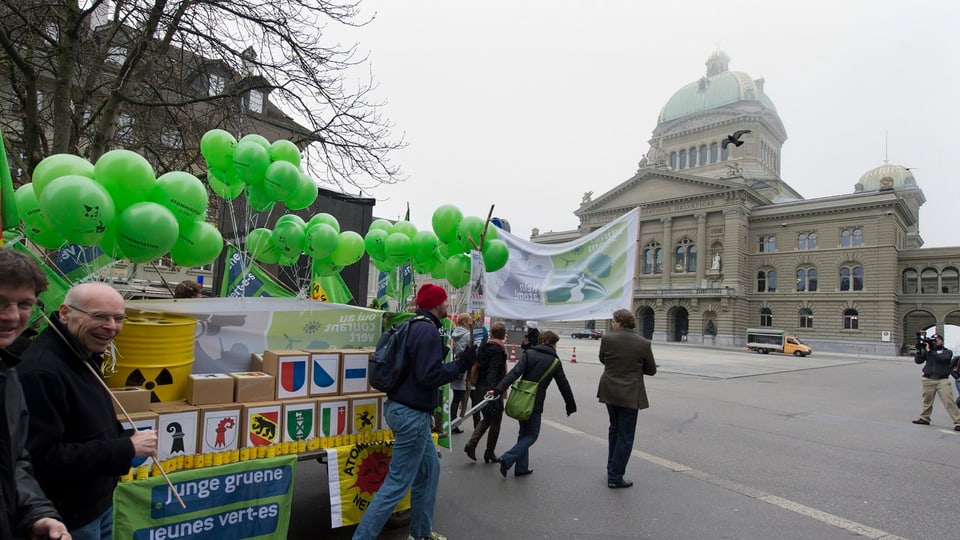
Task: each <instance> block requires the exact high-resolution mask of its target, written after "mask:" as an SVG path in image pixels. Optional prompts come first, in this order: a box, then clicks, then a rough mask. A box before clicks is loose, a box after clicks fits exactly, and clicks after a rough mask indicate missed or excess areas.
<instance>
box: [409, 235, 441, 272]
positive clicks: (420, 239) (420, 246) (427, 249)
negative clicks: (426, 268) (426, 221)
mask: <svg viewBox="0 0 960 540" xmlns="http://www.w3.org/2000/svg"><path fill="white" fill-rule="evenodd" d="M439 243H440V240H439V239H437V235H435V234H433V232H432V231H418V232H417V234H415V235H413V245H412V246H411V248H410V253H411V254H412V255H413V260H414V261H417V262H424V261H428V260H430V259H432V258H433V254H434V253H435V252H436V251H437V246H438V245H439ZM421 273H424V272H421Z"/></svg>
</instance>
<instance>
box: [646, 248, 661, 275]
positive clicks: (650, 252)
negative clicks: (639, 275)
mask: <svg viewBox="0 0 960 540" xmlns="http://www.w3.org/2000/svg"><path fill="white" fill-rule="evenodd" d="M657 247H659V245H658V244H657V243H656V242H650V243H649V244H647V247H646V248H644V250H643V273H644V274H652V273H653V268H654V266H653V257H654V254H655V251H656V249H657Z"/></svg>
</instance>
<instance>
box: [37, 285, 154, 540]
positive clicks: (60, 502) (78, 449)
mask: <svg viewBox="0 0 960 540" xmlns="http://www.w3.org/2000/svg"><path fill="white" fill-rule="evenodd" d="M125 319H126V315H125V314H124V302H123V297H122V296H120V293H118V292H117V291H116V290H114V289H113V287H110V286H109V285H107V284H105V283H82V284H80V285H74V286H73V287H72V288H71V289H70V290H69V291H68V292H67V295H66V297H65V298H64V301H63V304H62V305H61V306H60V309H59V311H57V312H56V313H54V314H53V315H52V316H51V319H50V326H48V327H47V328H46V329H44V330H43V332H41V333H40V335H39V336H37V338H36V339H35V340H34V342H33V344H32V345H30V348H28V349H27V351H26V352H25V353H24V355H23V359H24V364H25V365H24V367H23V369H22V370H20V379H21V381H22V383H23V390H24V394H25V395H26V398H27V407H28V408H29V410H30V433H29V436H28V438H27V449H28V450H29V451H30V455H31V456H33V463H34V469H35V470H36V475H37V480H39V482H40V486H41V487H42V488H43V491H44V492H45V493H46V494H47V496H49V497H50V500H52V501H53V504H54V506H56V508H57V510H58V511H59V512H60V514H61V515H62V516H63V518H64V522H65V523H66V524H67V526H68V527H69V528H70V530H71V531H72V533H71V534H72V535H73V538H75V539H77V540H87V539H101V540H109V539H110V538H111V537H112V530H113V489H114V488H115V487H116V485H117V482H118V479H119V477H120V475H122V474H125V473H126V472H127V471H129V470H130V462H131V461H132V460H133V458H134V457H155V456H156V455H157V433H156V431H154V430H143V431H135V432H133V434H132V435H130V436H126V435H123V433H122V430H121V426H120V422H118V421H117V415H116V412H114V409H113V402H112V401H111V396H110V392H108V391H107V389H106V388H104V386H103V384H102V379H101V380H97V379H98V378H100V377H101V375H100V373H102V371H101V366H102V364H103V361H104V360H103V356H102V355H103V353H104V351H106V349H107V347H109V345H110V342H111V341H113V338H114V337H116V335H117V334H118V333H119V332H120V329H121V328H122V327H123V322H124V320H125ZM90 368H92V369H90Z"/></svg>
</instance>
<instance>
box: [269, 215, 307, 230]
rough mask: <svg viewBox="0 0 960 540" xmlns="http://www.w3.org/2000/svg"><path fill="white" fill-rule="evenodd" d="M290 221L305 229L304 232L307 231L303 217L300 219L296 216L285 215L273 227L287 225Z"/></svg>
mask: <svg viewBox="0 0 960 540" xmlns="http://www.w3.org/2000/svg"><path fill="white" fill-rule="evenodd" d="M288 221H291V222H293V223H296V224H297V225H299V226H300V227H301V228H303V230H306V229H307V223H306V222H305V221H303V218H302V217H300V216H298V215H296V214H284V215H282V216H280V217H278V218H277V222H276V223H274V224H273V226H274V227H276V226H277V225H280V224H281V223H286V222H288Z"/></svg>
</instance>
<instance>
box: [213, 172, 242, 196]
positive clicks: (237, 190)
mask: <svg viewBox="0 0 960 540" xmlns="http://www.w3.org/2000/svg"><path fill="white" fill-rule="evenodd" d="M222 174H225V173H224V171H217V170H214V169H210V170H209V171H207V184H209V185H210V190H211V191H213V192H214V193H216V194H217V195H219V196H220V197H222V198H224V199H226V200H228V201H232V200H234V199H236V198H237V197H239V196H240V194H241V193H243V187H244V184H243V182H239V183H236V184H227V183H226V182H224V181H223V180H222V179H221V178H222V176H221V175H222Z"/></svg>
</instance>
